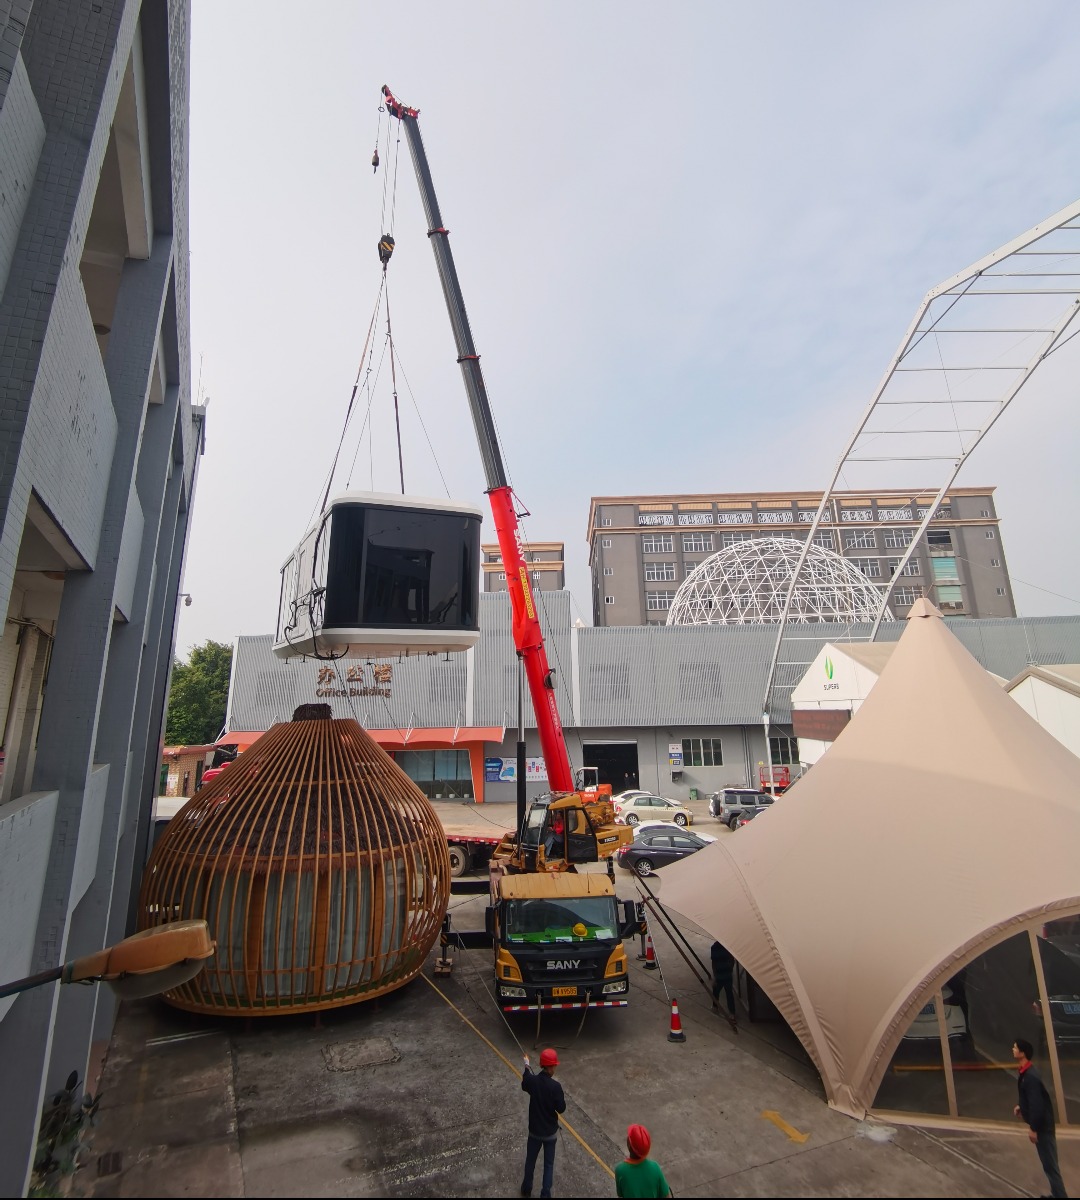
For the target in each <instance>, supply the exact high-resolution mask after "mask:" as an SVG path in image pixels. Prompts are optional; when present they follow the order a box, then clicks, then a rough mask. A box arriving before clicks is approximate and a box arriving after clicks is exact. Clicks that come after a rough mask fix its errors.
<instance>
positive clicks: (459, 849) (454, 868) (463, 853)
mask: <svg viewBox="0 0 1080 1200" xmlns="http://www.w3.org/2000/svg"><path fill="white" fill-rule="evenodd" d="M447 849H448V850H449V851H450V877H451V879H457V877H458V876H459V875H464V874H465V872H466V871H467V870H468V867H469V852H468V850H466V849H465V847H464V846H448V847H447Z"/></svg>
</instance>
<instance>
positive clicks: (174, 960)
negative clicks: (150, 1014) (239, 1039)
mask: <svg viewBox="0 0 1080 1200" xmlns="http://www.w3.org/2000/svg"><path fill="white" fill-rule="evenodd" d="M216 949H217V947H216V945H215V944H214V942H212V941H211V940H210V929H209V927H208V926H207V924H206V922H205V921H168V922H166V923H165V924H164V925H156V926H155V927H154V928H153V929H143V930H142V931H141V932H139V933H135V934H132V936H131V937H129V938H124V940H123V941H122V942H117V943H116V945H115V946H106V948H105V949H104V950H99V951H97V953H96V954H87V955H85V956H84V957H83V958H75V959H72V961H71V962H69V963H65V964H64V965H63V966H62V967H53V968H52V969H51V970H48V971H39V972H38V974H36V975H27V976H26V978H25V979H16V980H15V981H14V982H12V983H5V984H0V998H2V997H4V996H13V995H15V993H16V992H25V991H27V990H29V989H30V988H36V987H40V986H41V985H42V984H43V983H52V982H54V981H55V980H57V979H59V980H60V982H61V983H107V984H108V985H109V987H111V988H112V990H113V991H114V992H115V993H116V994H117V995H118V996H119V997H120V998H121V999H122V1000H142V999H143V998H144V997H146V996H156V995H157V994H158V993H159V992H167V991H169V990H170V988H175V987H179V986H180V985H181V984H182V983H187V981H188V980H189V979H194V978H195V976H196V975H198V973H199V972H200V971H201V970H202V969H203V964H204V963H205V962H206V960H207V959H208V958H210V957H211V956H212V955H213V953H214V951H215V950H216Z"/></svg>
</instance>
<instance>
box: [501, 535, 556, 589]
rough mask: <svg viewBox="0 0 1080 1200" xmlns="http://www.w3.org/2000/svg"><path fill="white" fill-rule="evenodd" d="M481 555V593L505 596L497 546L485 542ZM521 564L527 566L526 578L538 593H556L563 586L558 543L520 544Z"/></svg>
mask: <svg viewBox="0 0 1080 1200" xmlns="http://www.w3.org/2000/svg"><path fill="white" fill-rule="evenodd" d="M480 549H481V550H482V551H483V554H484V591H485V592H505V591H506V571H505V570H504V568H503V560H502V551H501V550H500V549H499V546H498V543H495V544H490V543H487V542H485V543H484V545H483V546H481V547H480ZM522 549H523V550H524V555H525V561H526V562H527V563H528V564H529V575H530V577H531V579H532V585H533V587H534V588H536V589H538V590H539V591H541V592H559V591H562V589H563V588H564V587H565V586H566V564H565V561H564V554H563V551H564V549H565V547H564V545H563V543H562V542H526V543H523V544H522Z"/></svg>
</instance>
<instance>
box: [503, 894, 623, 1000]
mask: <svg viewBox="0 0 1080 1200" xmlns="http://www.w3.org/2000/svg"><path fill="white" fill-rule="evenodd" d="M492 892H493V895H492V904H491V906H490V907H489V908H488V910H487V919H488V926H489V927H488V933H489V934H490V935H491V937H492V942H493V944H494V947H495V980H496V986H497V987H498V992H499V1004H500V1005H501V1007H502V1008H503V1010H504V1011H505V1012H523V1011H532V1012H535V1011H536V1010H537V1009H552V1008H555V1009H559V1008H586V1007H588V1008H624V1007H625V1006H626V1003H627V999H626V996H627V992H628V990H629V979H628V974H627V971H628V966H627V957H626V951H625V949H624V948H623V944H622V933H623V930H624V929H625V928H627V927H628V926H631V927H632V928H633V929H634V930H635V931H636V929H637V925H638V922H637V916H636V913H635V910H634V904H633V901H629V900H628V901H624V902H623V903H622V905H620V904H619V902H618V900H617V899H616V897H615V886H614V884H613V883H612V881H611V880H610V879H609V878H608V877H607V876H606V875H601V874H599V873H595V874H588V875H583V874H577V873H560V874H546V873H545V874H532V873H525V874H504V875H501V876H500V877H499V878H498V879H497V880H496V879H494V878H493V879H492Z"/></svg>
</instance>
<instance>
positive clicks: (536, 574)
mask: <svg viewBox="0 0 1080 1200" xmlns="http://www.w3.org/2000/svg"><path fill="white" fill-rule="evenodd" d="M532 581H533V583H539V582H540V572H539V571H533V572H532Z"/></svg>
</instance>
